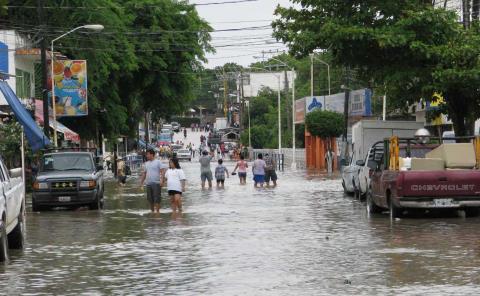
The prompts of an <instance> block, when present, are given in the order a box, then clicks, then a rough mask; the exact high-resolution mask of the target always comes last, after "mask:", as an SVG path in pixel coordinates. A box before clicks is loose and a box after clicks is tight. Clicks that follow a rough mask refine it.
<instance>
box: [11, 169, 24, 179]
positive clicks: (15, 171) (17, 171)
mask: <svg viewBox="0 0 480 296" xmlns="http://www.w3.org/2000/svg"><path fill="white" fill-rule="evenodd" d="M20 177H22V169H21V168H16V169H11V170H10V178H20Z"/></svg>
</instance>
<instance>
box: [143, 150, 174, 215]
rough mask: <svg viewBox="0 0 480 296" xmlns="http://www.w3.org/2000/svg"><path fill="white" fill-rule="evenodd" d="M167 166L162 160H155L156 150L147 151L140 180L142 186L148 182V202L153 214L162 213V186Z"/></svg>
mask: <svg viewBox="0 0 480 296" xmlns="http://www.w3.org/2000/svg"><path fill="white" fill-rule="evenodd" d="M167 168H168V167H167V166H166V165H165V164H163V163H162V162H161V161H160V160H158V159H155V150H153V149H148V150H147V162H145V164H144V165H143V173H142V177H141V178H140V186H143V184H144V183H145V181H146V185H147V200H148V202H149V203H150V209H151V211H152V212H157V213H159V212H160V202H161V198H162V197H161V191H162V187H161V184H162V183H163V178H164V177H165V171H166V170H167Z"/></svg>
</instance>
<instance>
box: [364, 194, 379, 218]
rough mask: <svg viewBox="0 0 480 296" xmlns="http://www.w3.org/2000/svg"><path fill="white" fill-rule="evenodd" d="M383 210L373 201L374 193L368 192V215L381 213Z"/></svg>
mask: <svg viewBox="0 0 480 296" xmlns="http://www.w3.org/2000/svg"><path fill="white" fill-rule="evenodd" d="M381 212H382V208H380V207H379V206H377V205H376V204H375V202H374V201H373V196H372V191H371V190H368V191H367V213H369V214H377V213H381Z"/></svg>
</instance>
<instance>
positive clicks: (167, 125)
mask: <svg viewBox="0 0 480 296" xmlns="http://www.w3.org/2000/svg"><path fill="white" fill-rule="evenodd" d="M163 129H168V130H170V131H171V130H173V126H172V125H171V124H164V125H162V130H163Z"/></svg>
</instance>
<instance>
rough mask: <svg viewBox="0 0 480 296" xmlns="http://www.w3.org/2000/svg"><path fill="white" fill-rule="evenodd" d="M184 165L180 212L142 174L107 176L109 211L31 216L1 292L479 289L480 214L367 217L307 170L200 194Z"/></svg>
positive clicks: (1, 274)
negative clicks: (120, 179)
mask: <svg viewBox="0 0 480 296" xmlns="http://www.w3.org/2000/svg"><path fill="white" fill-rule="evenodd" d="M227 165H228V166H229V167H228V169H229V170H231V169H232V168H233V164H232V163H228V164H227ZM230 166H232V167H230ZM183 168H184V169H185V172H186V174H187V179H188V180H187V192H186V193H185V195H184V213H183V215H181V216H179V217H176V218H172V216H171V210H170V207H169V200H168V198H163V201H162V205H163V207H162V210H161V212H160V214H151V213H150V211H149V209H148V203H147V201H146V198H145V196H144V193H143V192H142V191H141V190H140V188H138V181H137V180H136V179H135V178H131V179H130V180H128V182H127V186H125V187H118V186H116V184H115V182H114V181H113V180H110V181H109V183H108V184H107V191H106V204H105V205H106V209H105V210H104V211H102V212H99V211H52V212H44V213H40V214H38V213H29V215H28V221H27V224H28V239H27V248H26V249H25V251H24V253H23V254H22V253H17V254H13V256H12V258H13V261H12V262H11V263H10V264H8V265H7V266H5V267H3V266H2V267H0V293H1V294H8V295H12V294H34V295H51V294H61V295H79V294H82V293H87V294H107V295H108V294H136V295H139V294H140V295H141V294H152V293H155V294H161V295H199V294H206V295H351V294H357V295H374V294H378V295H397V294H406V295H418V294H424V295H429V294H430V295H438V294H448V295H455V294H458V295H466V294H476V293H475V292H476V291H477V288H478V284H479V283H478V281H479V279H478V276H477V275H476V274H477V271H478V266H480V258H479V251H480V247H479V246H478V241H479V234H477V233H478V231H476V229H478V226H479V225H478V224H479V223H480V219H470V218H469V219H461V218H429V219H420V218H407V219H400V220H397V221H393V223H392V222H390V220H389V219H388V217H387V216H386V215H376V216H372V217H367V215H366V211H365V208H364V205H362V204H361V203H359V202H358V201H356V200H353V199H352V198H351V197H345V196H344V195H343V194H342V192H341V190H342V189H341V184H340V181H339V180H338V179H335V178H329V177H325V176H308V175H307V174H305V173H303V172H300V173H292V172H287V173H284V174H280V175H279V178H280V179H279V186H278V187H277V188H264V189H254V188H253V184H252V181H251V180H250V179H249V180H247V182H248V184H247V186H241V185H239V184H238V180H237V179H236V178H230V179H229V180H228V181H227V183H226V188H225V190H217V189H215V188H213V189H212V190H203V191H202V190H201V189H200V187H201V186H200V180H199V176H198V165H197V164H195V163H193V164H184V165H183ZM65 283H68V284H65Z"/></svg>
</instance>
